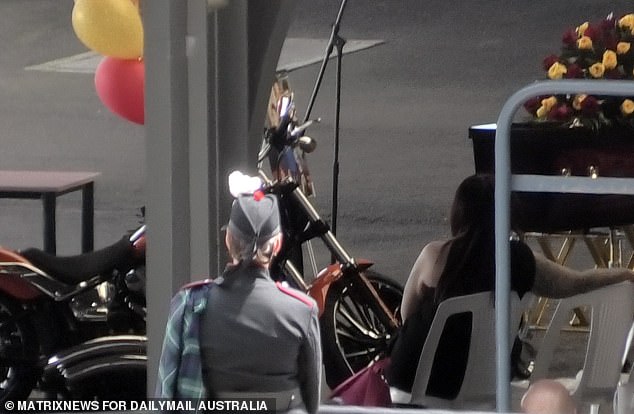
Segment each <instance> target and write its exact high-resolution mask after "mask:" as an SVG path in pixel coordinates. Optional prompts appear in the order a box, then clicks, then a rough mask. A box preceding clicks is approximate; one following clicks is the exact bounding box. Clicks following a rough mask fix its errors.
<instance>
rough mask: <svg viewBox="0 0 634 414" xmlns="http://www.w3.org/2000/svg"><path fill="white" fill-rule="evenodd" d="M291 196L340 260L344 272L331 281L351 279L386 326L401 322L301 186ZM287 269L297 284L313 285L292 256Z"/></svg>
mask: <svg viewBox="0 0 634 414" xmlns="http://www.w3.org/2000/svg"><path fill="white" fill-rule="evenodd" d="M291 196H292V197H293V199H294V201H295V202H296V203H297V204H298V205H299V206H301V208H302V209H303V211H304V213H305V214H306V215H307V217H308V218H309V220H310V226H311V227H312V228H313V229H314V231H316V234H317V235H318V236H319V237H320V238H321V239H322V240H323V242H324V244H325V245H326V247H327V248H328V249H329V250H330V252H331V253H332V255H333V257H334V258H335V259H336V260H337V262H338V263H339V264H340V267H341V269H340V270H341V275H340V276H339V277H337V278H330V279H329V280H330V281H329V284H330V283H332V282H334V281H336V280H339V279H340V278H343V279H344V280H345V281H346V282H347V283H349V285H350V287H351V289H352V291H354V292H356V293H357V294H358V295H359V297H360V298H361V299H363V303H366V304H368V305H369V306H376V309H375V310H376V314H377V316H378V317H379V319H380V320H381V322H382V323H383V324H384V325H385V326H389V327H391V328H396V327H397V326H398V321H397V319H396V318H395V316H394V314H393V313H392V312H390V310H389V309H388V307H387V306H386V305H385V303H384V302H383V300H381V298H380V297H379V295H378V293H377V292H376V290H375V289H374V288H373V287H372V285H371V284H370V282H369V281H368V279H367V278H366V277H365V276H364V275H363V273H362V272H361V269H360V268H359V265H358V264H357V263H356V261H355V260H354V258H353V257H352V256H350V255H349V254H348V252H347V251H346V250H345V249H344V248H343V246H342V245H341V244H340V243H339V241H338V240H337V239H336V238H335V235H334V234H333V233H332V231H331V230H330V228H329V226H328V224H327V223H326V222H325V221H324V220H323V219H322V218H321V216H320V215H319V213H318V212H317V210H315V208H314V207H313V205H312V203H311V202H310V201H309V200H308V198H307V197H306V195H305V194H304V193H303V192H302V190H301V189H300V188H299V187H295V188H294V189H293V191H292V192H291ZM284 270H285V271H286V272H287V274H288V275H290V276H291V277H292V278H293V280H294V281H295V282H296V283H297V284H298V286H301V287H302V288H303V289H304V291H308V290H309V289H310V286H308V285H307V284H306V282H305V281H304V278H303V277H302V274H301V272H300V271H299V270H298V269H297V268H296V267H295V266H294V265H293V263H291V262H290V261H289V260H286V261H285V263H284ZM324 276H326V275H322V277H324Z"/></svg>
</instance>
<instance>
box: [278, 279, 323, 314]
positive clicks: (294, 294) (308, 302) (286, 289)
mask: <svg viewBox="0 0 634 414" xmlns="http://www.w3.org/2000/svg"><path fill="white" fill-rule="evenodd" d="M275 286H277V288H278V289H279V290H280V291H281V292H282V293H286V294H287V295H288V296H292V297H294V298H295V299H298V300H300V301H302V302H304V304H305V305H307V306H308V307H309V308H312V307H313V305H314V302H313V301H312V300H310V298H309V297H308V296H306V295H305V294H303V293H302V292H300V291H298V290H296V289H293V288H289V287H286V286H284V285H283V284H281V283H280V282H275Z"/></svg>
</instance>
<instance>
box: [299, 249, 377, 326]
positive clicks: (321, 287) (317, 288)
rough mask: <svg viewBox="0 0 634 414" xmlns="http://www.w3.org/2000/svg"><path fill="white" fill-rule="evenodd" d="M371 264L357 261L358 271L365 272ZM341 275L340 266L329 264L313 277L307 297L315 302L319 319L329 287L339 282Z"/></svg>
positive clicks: (361, 260)
mask: <svg viewBox="0 0 634 414" xmlns="http://www.w3.org/2000/svg"><path fill="white" fill-rule="evenodd" d="M373 264H374V263H372V262H370V261H367V260H363V259H359V260H358V261H357V265H358V266H359V269H360V270H365V269H367V268H368V267H370V266H372V265H373ZM342 275H343V272H342V271H341V265H340V264H339V263H333V264H330V265H328V266H327V267H326V268H325V269H322V270H321V271H320V272H319V273H318V274H317V277H315V280H314V281H313V283H312V284H311V285H310V287H309V288H308V295H309V296H310V297H312V298H313V299H315V301H316V302H317V308H318V309H319V317H321V315H322V313H323V312H324V308H325V307H326V297H328V290H329V289H330V285H332V284H333V283H334V282H336V281H337V280H339V278H340V277H341V276H342Z"/></svg>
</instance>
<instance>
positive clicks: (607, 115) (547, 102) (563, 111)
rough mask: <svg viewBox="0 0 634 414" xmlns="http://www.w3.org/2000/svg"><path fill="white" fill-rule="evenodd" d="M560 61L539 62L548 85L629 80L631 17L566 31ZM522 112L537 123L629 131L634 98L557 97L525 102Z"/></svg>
mask: <svg viewBox="0 0 634 414" xmlns="http://www.w3.org/2000/svg"><path fill="white" fill-rule="evenodd" d="M562 42H563V45H562V48H561V53H560V54H559V55H555V54H552V55H549V56H547V57H546V58H545V59H544V60H543V66H544V70H545V71H546V72H547V74H548V78H549V79H626V80H634V72H633V71H634V44H633V43H634V14H627V15H624V16H622V17H621V18H615V17H614V15H613V14H610V15H608V16H607V17H606V18H605V19H602V20H600V21H598V22H595V23H588V22H585V23H583V24H581V25H580V26H578V27H576V28H574V29H569V30H567V31H566V32H565V33H564V35H563V38H562ZM524 107H525V109H526V110H527V111H528V112H529V113H530V114H531V115H532V116H533V118H534V119H536V120H538V121H556V122H562V123H565V124H567V125H568V126H571V127H574V126H585V127H590V128H594V129H596V128H598V127H600V126H602V125H612V124H617V123H618V124H625V125H629V126H631V127H634V98H625V97H620V96H604V97H602V96H591V95H586V94H579V95H557V96H540V97H537V98H534V99H531V100H529V101H527V102H526V103H525V104H524Z"/></svg>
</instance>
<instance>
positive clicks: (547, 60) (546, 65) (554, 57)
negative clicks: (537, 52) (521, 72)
mask: <svg viewBox="0 0 634 414" xmlns="http://www.w3.org/2000/svg"><path fill="white" fill-rule="evenodd" d="M558 61H559V56H557V55H548V56H546V57H545V58H544V60H543V61H542V63H543V65H544V70H546V71H547V70H548V69H550V67H551V66H552V65H553V64H554V63H555V62H558Z"/></svg>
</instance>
